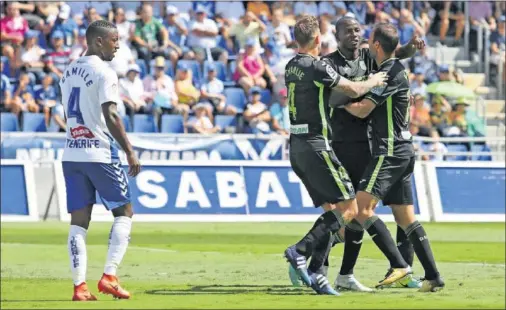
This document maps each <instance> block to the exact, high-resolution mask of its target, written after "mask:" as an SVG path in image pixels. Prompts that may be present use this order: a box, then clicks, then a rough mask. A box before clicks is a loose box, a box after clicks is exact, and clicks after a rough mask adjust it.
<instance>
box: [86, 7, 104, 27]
mask: <svg viewBox="0 0 506 310" xmlns="http://www.w3.org/2000/svg"><path fill="white" fill-rule="evenodd" d="M84 16H85V18H84V20H83V24H82V25H81V28H84V29H86V28H88V25H89V24H91V23H93V22H94V21H97V20H101V19H102V16H100V14H98V13H97V10H96V9H95V8H94V7H92V6H90V7H88V9H87V10H86V11H85V15H84Z"/></svg>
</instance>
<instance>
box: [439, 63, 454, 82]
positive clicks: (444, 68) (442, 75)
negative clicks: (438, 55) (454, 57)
mask: <svg viewBox="0 0 506 310" xmlns="http://www.w3.org/2000/svg"><path fill="white" fill-rule="evenodd" d="M451 80H452V77H451V74H450V67H449V66H448V65H446V64H442V65H440V66H439V81H440V82H444V81H451Z"/></svg>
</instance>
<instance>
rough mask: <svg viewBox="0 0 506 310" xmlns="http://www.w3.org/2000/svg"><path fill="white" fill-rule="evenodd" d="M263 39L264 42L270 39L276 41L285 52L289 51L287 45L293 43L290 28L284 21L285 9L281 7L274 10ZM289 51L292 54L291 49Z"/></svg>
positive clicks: (281, 50)
mask: <svg viewBox="0 0 506 310" xmlns="http://www.w3.org/2000/svg"><path fill="white" fill-rule="evenodd" d="M262 40H263V42H264V44H265V43H267V42H269V41H272V42H274V43H275V44H276V46H277V47H278V49H279V50H280V52H282V53H283V54H285V53H287V52H286V50H287V46H289V45H291V44H292V43H293V40H292V34H291V33H290V28H289V27H288V25H287V24H286V23H285V22H284V16H283V10H282V9H281V8H275V9H273V10H272V22H271V23H270V24H269V26H268V27H267V30H266V31H265V32H264V36H263V38H262ZM288 53H290V54H291V52H290V51H288Z"/></svg>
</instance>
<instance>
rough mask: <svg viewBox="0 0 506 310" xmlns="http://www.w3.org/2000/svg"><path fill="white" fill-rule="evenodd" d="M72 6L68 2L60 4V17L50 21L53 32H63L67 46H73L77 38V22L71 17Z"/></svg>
mask: <svg viewBox="0 0 506 310" xmlns="http://www.w3.org/2000/svg"><path fill="white" fill-rule="evenodd" d="M70 10H71V9H70V6H69V5H68V4H65V3H63V4H61V5H60V12H59V13H58V18H57V19H56V20H55V21H54V22H50V23H49V27H51V34H52V33H54V32H56V31H60V32H62V33H63V39H64V40H63V42H64V44H65V46H68V47H71V46H72V45H73V44H74V42H75V40H76V39H77V29H78V27H77V23H76V22H75V21H74V20H73V19H72V18H70Z"/></svg>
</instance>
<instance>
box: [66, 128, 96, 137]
mask: <svg viewBox="0 0 506 310" xmlns="http://www.w3.org/2000/svg"><path fill="white" fill-rule="evenodd" d="M70 135H71V136H72V138H73V139H78V138H87V139H93V138H95V135H94V134H93V133H92V132H91V130H90V129H89V128H88V127H85V126H79V127H76V128H70Z"/></svg>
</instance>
